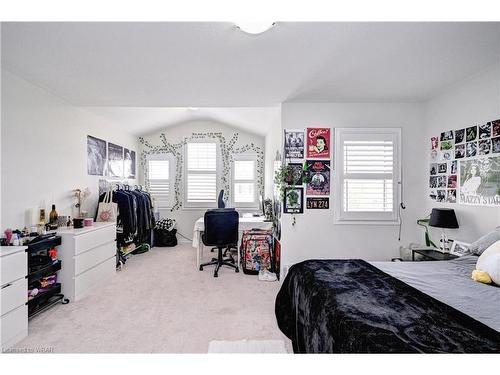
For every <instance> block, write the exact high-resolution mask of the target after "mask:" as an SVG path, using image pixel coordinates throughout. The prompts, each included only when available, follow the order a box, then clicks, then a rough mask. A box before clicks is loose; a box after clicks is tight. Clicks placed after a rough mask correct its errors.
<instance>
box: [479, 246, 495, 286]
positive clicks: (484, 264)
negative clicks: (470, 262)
mask: <svg viewBox="0 0 500 375" xmlns="http://www.w3.org/2000/svg"><path fill="white" fill-rule="evenodd" d="M476 269H477V270H479V271H484V272H487V273H488V275H490V277H491V280H493V282H494V283H495V284H497V285H500V241H497V242H495V243H494V244H493V245H491V246H490V247H488V248H487V249H486V250H485V251H484V252H483V253H482V254H481V255H480V256H479V259H478V260H477V263H476Z"/></svg>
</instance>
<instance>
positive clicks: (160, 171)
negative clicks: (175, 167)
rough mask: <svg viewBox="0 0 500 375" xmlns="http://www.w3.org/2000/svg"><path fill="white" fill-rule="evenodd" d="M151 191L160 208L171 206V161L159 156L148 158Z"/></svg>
mask: <svg viewBox="0 0 500 375" xmlns="http://www.w3.org/2000/svg"><path fill="white" fill-rule="evenodd" d="M148 182H149V193H150V194H151V197H152V198H154V201H155V204H156V205H157V207H158V208H167V207H169V206H170V162H169V161H168V160H165V159H161V156H158V157H157V158H154V157H152V158H150V159H149V160H148Z"/></svg>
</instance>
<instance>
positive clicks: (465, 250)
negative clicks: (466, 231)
mask: <svg viewBox="0 0 500 375" xmlns="http://www.w3.org/2000/svg"><path fill="white" fill-rule="evenodd" d="M469 246H470V243H466V242H460V241H453V245H451V250H450V254H453V255H457V256H459V257H461V256H463V255H467V254H469Z"/></svg>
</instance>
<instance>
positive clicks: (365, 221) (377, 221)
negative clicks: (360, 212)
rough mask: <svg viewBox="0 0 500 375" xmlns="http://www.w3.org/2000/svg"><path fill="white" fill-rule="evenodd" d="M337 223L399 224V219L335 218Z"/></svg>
mask: <svg viewBox="0 0 500 375" xmlns="http://www.w3.org/2000/svg"><path fill="white" fill-rule="evenodd" d="M334 224H335V225H337V224H338V225H382V226H387V225H399V220H349V219H346V220H339V219H335V220H334Z"/></svg>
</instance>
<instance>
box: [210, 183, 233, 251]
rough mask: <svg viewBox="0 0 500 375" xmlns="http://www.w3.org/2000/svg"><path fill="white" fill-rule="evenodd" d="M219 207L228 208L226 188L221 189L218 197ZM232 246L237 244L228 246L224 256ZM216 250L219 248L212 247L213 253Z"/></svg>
mask: <svg viewBox="0 0 500 375" xmlns="http://www.w3.org/2000/svg"><path fill="white" fill-rule="evenodd" d="M217 208H226V202H224V189H221V191H219V196H218V197H217ZM231 248H236V246H235V245H232V246H230V247H228V248H227V249H226V250H225V251H224V256H226V255H227V252H228V250H230V249H231ZM214 250H217V248H216V247H213V248H212V249H210V251H211V252H212V253H213V252H214ZM231 259H233V258H231ZM233 261H234V260H233Z"/></svg>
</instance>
